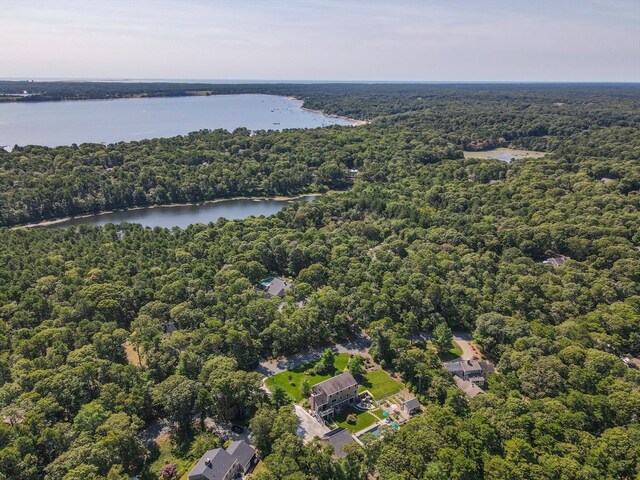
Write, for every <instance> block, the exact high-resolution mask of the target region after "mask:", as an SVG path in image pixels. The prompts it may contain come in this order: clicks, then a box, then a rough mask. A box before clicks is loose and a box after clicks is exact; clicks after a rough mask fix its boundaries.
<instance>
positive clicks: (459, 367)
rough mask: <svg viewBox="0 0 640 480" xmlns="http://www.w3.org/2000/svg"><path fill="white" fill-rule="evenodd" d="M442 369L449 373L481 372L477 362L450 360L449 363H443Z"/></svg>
mask: <svg viewBox="0 0 640 480" xmlns="http://www.w3.org/2000/svg"><path fill="white" fill-rule="evenodd" d="M444 368H446V369H447V370H449V371H450V372H451V373H454V372H465V373H468V372H476V371H482V366H481V365H480V363H478V361H477V360H452V361H450V362H445V363H444Z"/></svg>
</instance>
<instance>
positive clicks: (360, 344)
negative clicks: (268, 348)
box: [255, 334, 371, 377]
mask: <svg viewBox="0 0 640 480" xmlns="http://www.w3.org/2000/svg"><path fill="white" fill-rule="evenodd" d="M370 345H371V340H370V339H369V337H366V336H364V335H362V334H361V335H359V336H358V337H356V338H355V339H354V340H353V341H351V342H345V343H338V344H336V345H333V346H331V347H330V348H331V349H332V350H333V351H334V352H336V353H348V354H350V355H364V356H369V353H368V352H369V346H370ZM326 348H328V347H321V348H316V349H313V350H307V351H305V352H302V353H298V354H296V355H292V356H290V357H281V358H276V359H270V360H267V359H262V360H261V361H260V363H259V365H258V367H257V368H256V369H255V371H256V372H258V373H261V374H262V375H264V376H265V377H270V376H272V375H276V374H277V373H281V372H284V371H285V370H291V369H292V368H296V367H299V366H300V365H304V364H305V363H308V362H311V361H314V360H318V359H319V358H320V357H321V355H322V352H324V350H325V349H326Z"/></svg>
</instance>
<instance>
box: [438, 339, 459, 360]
mask: <svg viewBox="0 0 640 480" xmlns="http://www.w3.org/2000/svg"><path fill="white" fill-rule="evenodd" d="M460 355H462V348H460V345H458V344H457V343H456V342H451V348H450V349H449V350H447V351H446V352H441V353H440V354H439V355H438V356H439V357H440V360H442V361H443V362H448V361H451V360H457V359H458V358H460Z"/></svg>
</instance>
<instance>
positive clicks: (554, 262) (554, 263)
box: [542, 255, 571, 268]
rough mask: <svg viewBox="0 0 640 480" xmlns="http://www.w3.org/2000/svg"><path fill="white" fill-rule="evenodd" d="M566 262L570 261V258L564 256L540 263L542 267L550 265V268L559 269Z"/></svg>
mask: <svg viewBox="0 0 640 480" xmlns="http://www.w3.org/2000/svg"><path fill="white" fill-rule="evenodd" d="M567 260H571V258H570V257H567V256H565V255H558V256H557V257H550V258H547V259H546V260H543V262H542V263H543V264H544V265H551V266H552V267H555V268H558V267H561V266H562V265H563V264H564V262H566V261H567Z"/></svg>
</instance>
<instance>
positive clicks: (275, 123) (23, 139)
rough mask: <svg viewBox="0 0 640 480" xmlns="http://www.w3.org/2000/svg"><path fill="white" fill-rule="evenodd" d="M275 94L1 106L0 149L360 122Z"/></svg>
mask: <svg viewBox="0 0 640 480" xmlns="http://www.w3.org/2000/svg"><path fill="white" fill-rule="evenodd" d="M302 103H303V102H302V101H301V100H296V99H293V98H287V97H281V96H276V95H211V96H192V97H162V98H124V99H117V100H75V101H64V102H11V103H9V102H7V103H0V146H2V147H7V148H13V146H14V145H20V146H23V145H45V146H48V147H55V146H59V145H71V144H73V143H77V144H80V143H87V142H90V143H115V142H120V141H132V140H142V139H145V138H157V137H172V136H175V135H182V134H186V133H189V132H193V131H197V130H202V129H211V130H213V129H217V128H224V129H226V130H229V131H233V130H235V129H236V128H240V127H245V128H248V129H249V130H269V129H271V130H281V129H284V128H316V127H323V126H328V125H355V124H357V123H359V122H357V121H355V120H350V119H346V118H338V117H331V116H327V115H324V114H323V113H321V112H317V111H312V110H306V109H303V108H302Z"/></svg>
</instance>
